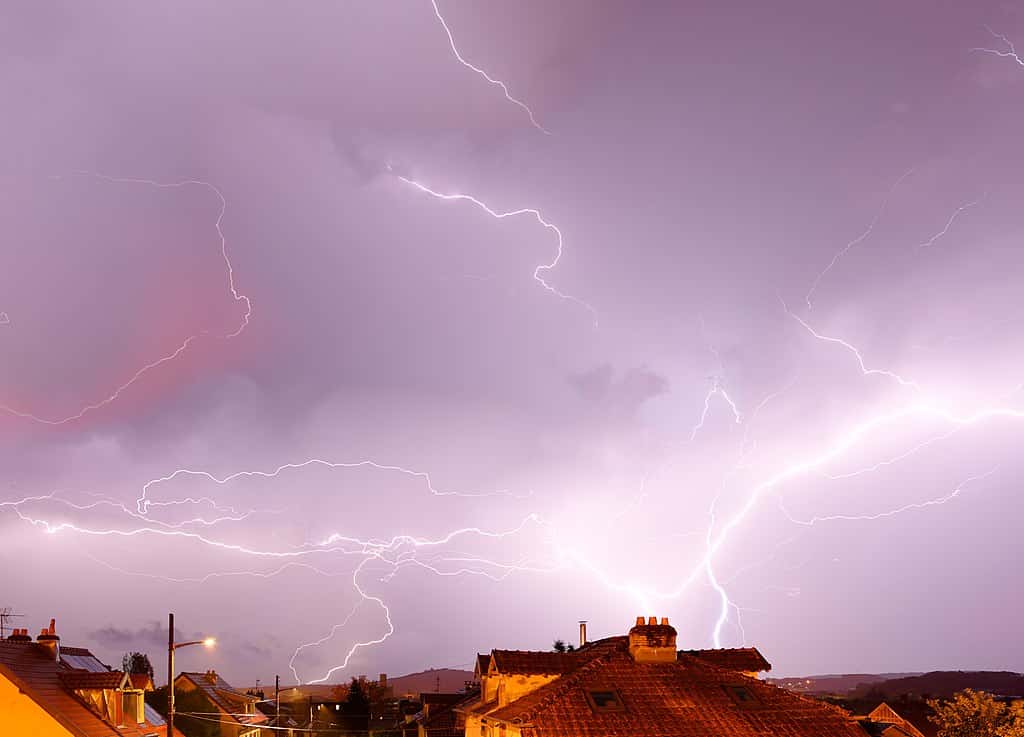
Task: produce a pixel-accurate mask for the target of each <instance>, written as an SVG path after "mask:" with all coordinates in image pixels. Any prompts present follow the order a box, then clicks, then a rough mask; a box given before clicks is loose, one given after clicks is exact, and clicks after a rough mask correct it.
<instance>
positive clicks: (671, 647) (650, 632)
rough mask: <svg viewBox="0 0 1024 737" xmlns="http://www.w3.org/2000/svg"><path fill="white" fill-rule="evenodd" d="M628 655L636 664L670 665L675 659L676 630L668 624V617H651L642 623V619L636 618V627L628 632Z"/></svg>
mask: <svg viewBox="0 0 1024 737" xmlns="http://www.w3.org/2000/svg"><path fill="white" fill-rule="evenodd" d="M629 654H630V655H632V656H633V660H635V661H636V662H638V663H672V662H675V659H676V630H675V627H672V626H671V625H669V623H668V617H662V618H661V624H658V618H657V617H651V618H650V619H648V620H647V623H646V624H645V623H644V618H643V617H637V618H636V625H635V626H634V627H633V629H631V630H630V631H629Z"/></svg>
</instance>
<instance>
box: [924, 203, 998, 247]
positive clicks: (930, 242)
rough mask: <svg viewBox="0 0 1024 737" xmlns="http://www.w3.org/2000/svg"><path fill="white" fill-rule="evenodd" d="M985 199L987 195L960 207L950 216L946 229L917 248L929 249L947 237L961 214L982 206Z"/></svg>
mask: <svg viewBox="0 0 1024 737" xmlns="http://www.w3.org/2000/svg"><path fill="white" fill-rule="evenodd" d="M984 199H985V195H982V196H981V197H979V198H978V199H976V200H973V201H971V202H967V203H965V204H963V205H960V207H958V208H956V210H954V211H953V214H952V215H950V216H949V220H947V221H946V225H945V227H943V228H942V230H940V231H939V232H938V233H936V234H935V235H933V236H932V237H931V238H929V239H928V240H926V241H924V242H923V243H919V244H918V245H917V247H918V248H928V247H930V246H932V245H934V244H935V241H937V240H938V239H939V238H941V237H942V236H944V235H946V233H948V232H949V229H950V228H951V227H952V226H953V222H954V221H955V220H956V219H957V218H958V217H959V216H960V213H962V212H964V211H965V210H969V209H970V208H972V207H974V206H975V205H977V204H980V203H981V201H982V200H984Z"/></svg>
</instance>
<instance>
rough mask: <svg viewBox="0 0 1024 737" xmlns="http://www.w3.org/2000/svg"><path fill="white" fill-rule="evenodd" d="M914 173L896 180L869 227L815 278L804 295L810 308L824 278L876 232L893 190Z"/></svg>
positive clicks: (905, 173)
mask: <svg viewBox="0 0 1024 737" xmlns="http://www.w3.org/2000/svg"><path fill="white" fill-rule="evenodd" d="M913 173H914V170H913V169H908V170H907V171H906V172H904V173H903V176H901V177H900V178H899V179H897V180H896V182H895V183H894V184H893V185H892V186H891V187H890V188H889V191H888V192H887V193H886V195H885V197H884V198H883V199H882V204H881V206H880V207H879V208H878V212H876V213H875V217H874V218H872V220H871V222H870V223H869V224H868V227H867V229H865V230H864V232H863V233H861V234H860V235H859V236H857V237H856V238H854V239H853V240H852V241H850V242H849V243H847V244H846V245H845V246H843V247H842V248H840V249H839V250H838V251H836V254H835V255H834V256H833V257H832V260H831V261H829V263H828V266H826V267H825V268H824V269H823V270H822V271H821V272H820V273H819V274H818V275H817V276H816V277H815V278H814V282H813V283H812V284H811V288H810V289H809V290H808V291H807V294H806V295H805V296H804V301H805V302H806V303H807V309H808V310H810V309H811V308H812V304H811V300H812V298H813V297H814V293H815V292H816V291H818V287H819V286H820V285H821V281H822V279H824V278H825V277H826V276H828V273H829V272H830V271H832V269H833V268H835V266H836V264H838V263H839V261H840V260H841V259H842V258H843V257H844V256H846V254H848V253H849V252H850V251H851V249H853V248H854V247H855V246H857V245H858V244H860V243H862V242H863V241H864V240H866V239H867V238H868V236H870V235H871V234H872V233H873V232H874V230H875V226H876V225H878V221H879V220H881V219H882V215H884V214H885V211H886V210H887V209H888V207H889V200H890V199H892V195H893V192H895V191H896V188H897V187H899V186H900V185H901V184H902V183H903V180H905V179H906V178H907V177H909V176H910V175H911V174H913Z"/></svg>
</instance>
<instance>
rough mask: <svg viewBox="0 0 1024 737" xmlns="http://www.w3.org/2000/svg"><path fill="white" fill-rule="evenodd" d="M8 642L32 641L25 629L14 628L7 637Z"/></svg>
mask: <svg viewBox="0 0 1024 737" xmlns="http://www.w3.org/2000/svg"><path fill="white" fill-rule="evenodd" d="M7 641H8V642H32V637H31V636H29V634H28V630H27V629H23V630H22V629H17V628H15V629H14V630H13V631H12V632H11V634H10V635H9V636H8V638H7Z"/></svg>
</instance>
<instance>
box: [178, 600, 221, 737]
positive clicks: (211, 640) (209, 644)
mask: <svg viewBox="0 0 1024 737" xmlns="http://www.w3.org/2000/svg"><path fill="white" fill-rule="evenodd" d="M216 642H217V640H216V639H214V638H213V637H207V638H206V639H205V640H191V641H189V642H175V641H174V612H170V613H168V615H167V737H174V651H175V650H177V649H178V648H179V647H188V646H189V645H205V646H206V647H213V646H214V645H215V644H216Z"/></svg>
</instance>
